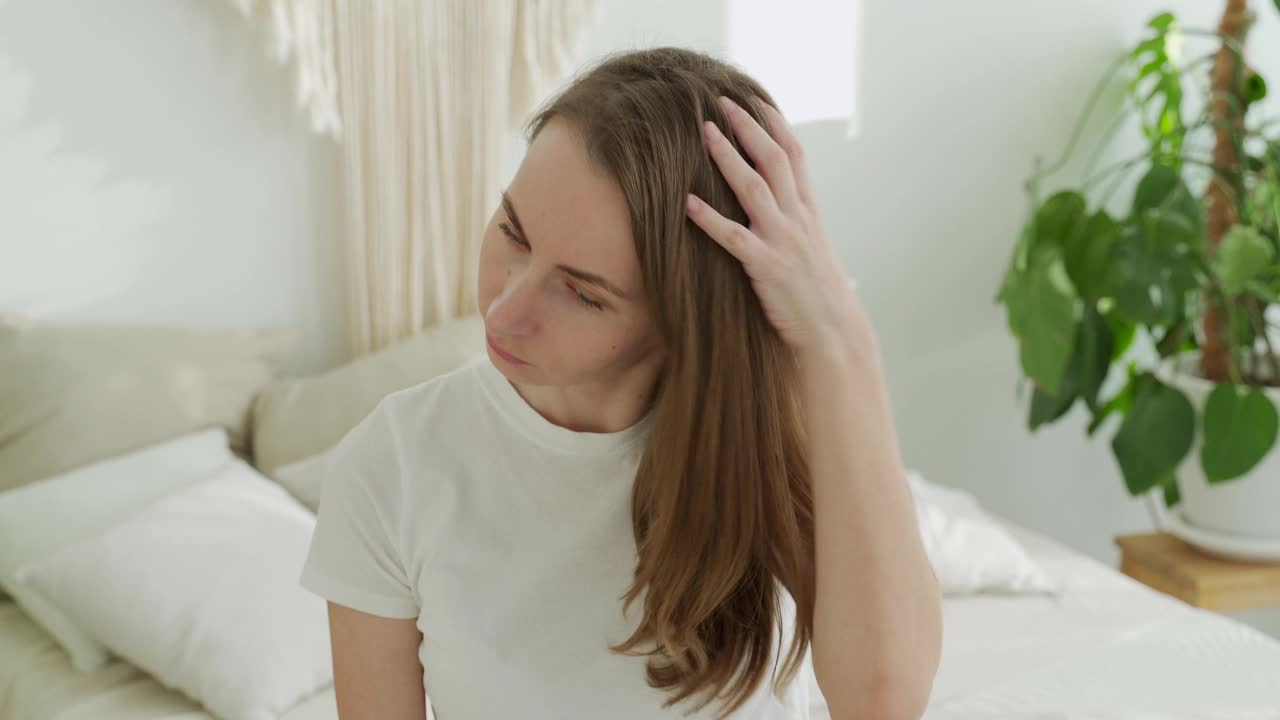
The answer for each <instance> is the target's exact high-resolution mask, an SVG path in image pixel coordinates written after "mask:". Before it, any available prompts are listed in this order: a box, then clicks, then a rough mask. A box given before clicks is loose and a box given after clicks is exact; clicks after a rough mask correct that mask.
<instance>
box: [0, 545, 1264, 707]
mask: <svg viewBox="0 0 1280 720" xmlns="http://www.w3.org/2000/svg"><path fill="white" fill-rule="evenodd" d="M1001 524H1002V525H1004V526H1005V527H1006V529H1008V530H1009V532H1011V533H1012V534H1013V535H1014V536H1015V537H1016V538H1017V539H1018V540H1019V542H1021V543H1022V545H1023V546H1024V547H1025V548H1026V549H1027V550H1028V552H1029V554H1030V555H1031V556H1032V558H1034V559H1035V560H1036V561H1037V562H1038V563H1040V564H1041V565H1042V567H1043V568H1044V569H1045V570H1047V571H1048V572H1049V573H1050V574H1051V575H1053V576H1054V577H1055V578H1056V579H1058V580H1059V581H1060V582H1061V583H1062V588H1063V591H1062V593H1061V594H1060V595H1058V596H1056V597H1054V596H1048V595H1003V596H1002V595H980V596H968V597H954V598H948V599H947V601H946V603H945V613H946V631H945V640H944V656H943V661H942V666H941V668H940V670H939V673H938V676H937V678H936V680H935V683H934V690H933V699H932V701H931V705H930V709H929V712H928V714H927V715H926V716H925V717H926V719H927V720H959V719H961V718H982V719H987V718H1019V719H1024V720H1031V719H1032V718H1037V719H1045V720H1104V719H1105V720H1113V719H1118V718H1126V719H1128V718H1132V719H1134V720H1155V719H1156V718H1159V719H1161V720H1173V719H1177V720H1190V719H1192V718H1197V719H1201V718H1203V719H1209V718H1213V719H1219V718H1221V719H1224V720H1226V719H1235V720H1263V719H1277V718H1280V642H1276V641H1274V640H1273V639H1271V638H1269V637H1267V636H1265V635H1263V634H1262V633H1260V632H1258V631H1256V630H1254V629H1252V628H1250V627H1248V626H1245V625H1243V624H1241V623H1238V622H1235V621H1233V620H1230V619H1228V618H1225V617H1221V616H1217V615H1214V614H1212V613H1209V612H1206V611H1202V610H1198V609H1195V608H1192V607H1190V606H1187V605H1184V604H1182V603H1181V602H1179V601H1177V600H1174V599H1171V598H1168V597H1166V596H1163V595H1161V594H1159V593H1156V592H1154V591H1152V590H1149V589H1148V588H1146V587H1144V586H1142V585H1140V584H1138V583H1137V582H1134V581H1133V580H1130V579H1129V578H1127V577H1125V576H1123V575H1121V574H1119V573H1117V572H1115V571H1114V570H1112V569H1110V568H1108V567H1106V566H1105V565H1102V564H1101V563H1098V562H1097V561H1095V560H1093V559H1091V558H1088V557H1086V556H1083V555H1081V554H1079V553H1077V552H1074V551H1072V550H1070V549H1068V548H1066V547H1064V546H1062V545H1060V544H1058V543H1056V542H1054V541H1052V540H1050V539H1049V538H1046V537H1044V536H1043V535H1040V534H1038V533H1035V532H1033V531H1030V530H1027V529H1026V528H1023V527H1020V526H1018V525H1015V524H1012V523H1008V522H1002V523H1001ZM814 697H815V698H816V699H815V702H814V706H813V712H812V713H811V715H812V717H813V718H814V719H815V720H821V719H822V718H825V717H826V713H825V709H824V706H823V704H822V702H821V700H820V697H821V696H820V695H817V694H815V695H814ZM336 717H337V711H336V705H335V702H334V696H333V691H332V689H331V688H327V689H325V690H323V691H321V692H319V693H317V694H315V695H313V696H311V697H309V698H307V699H306V700H304V701H303V702H302V703H300V704H298V705H297V706H295V707H294V708H293V709H292V710H290V711H289V712H288V713H286V714H285V715H284V716H283V719H284V720H333V719H334V718H336ZM0 718H4V720H90V719H92V720H126V719H128V720H208V719H209V718H212V716H211V715H209V714H207V713H206V712H204V711H202V710H201V709H200V708H199V706H197V705H195V704H193V703H192V702H191V701H189V700H186V699H184V698H183V697H182V696H181V695H179V694H177V693H175V692H173V691H170V690H166V689H165V688H162V687H161V686H160V685H158V684H157V683H156V682H155V681H154V680H152V679H151V678H150V677H148V676H146V675H144V674H143V673H141V672H139V671H138V670H136V669H135V668H133V667H131V666H129V665H128V664H127V663H125V662H123V661H120V660H116V661H113V662H112V663H111V664H110V665H109V666H107V667H106V668H104V669H102V670H100V671H98V672H95V673H92V674H89V675H79V674H77V673H75V672H74V671H73V670H72V669H71V667H70V666H69V665H68V663H67V660H66V656H65V654H64V653H63V652H62V651H61V650H60V649H59V648H58V647H57V645H56V644H54V642H53V641H52V640H51V639H50V638H49V637H48V636H46V635H45V634H44V633H43V632H42V631H41V630H40V629H39V628H38V627H37V626H35V625H34V624H32V623H31V622H30V621H29V620H27V619H26V617H25V616H24V614H23V613H22V612H21V611H20V610H19V609H18V608H17V607H16V606H15V605H14V604H13V603H12V602H3V603H0Z"/></svg>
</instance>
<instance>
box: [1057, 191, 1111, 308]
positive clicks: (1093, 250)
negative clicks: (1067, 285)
mask: <svg viewBox="0 0 1280 720" xmlns="http://www.w3.org/2000/svg"><path fill="white" fill-rule="evenodd" d="M1119 236H1120V223H1118V222H1116V220H1115V219H1114V218H1112V217H1111V216H1110V215H1108V214H1107V212H1106V211H1105V210H1098V211H1097V212H1095V213H1094V214H1093V215H1091V216H1090V217H1089V219H1088V220H1086V221H1084V222H1082V223H1079V224H1078V225H1077V226H1076V232H1074V233H1072V235H1071V237H1070V239H1068V240H1067V243H1066V248H1065V260H1066V263H1067V274H1068V275H1069V276H1071V282H1072V284H1073V285H1075V286H1076V292H1078V293H1079V294H1080V297H1082V298H1085V299H1087V300H1096V299H1098V298H1100V297H1103V296H1104V295H1106V294H1107V292H1108V286H1107V275H1108V273H1107V269H1108V267H1109V266H1110V264H1111V254H1112V251H1113V250H1114V248H1115V243H1116V238H1118V237H1119Z"/></svg>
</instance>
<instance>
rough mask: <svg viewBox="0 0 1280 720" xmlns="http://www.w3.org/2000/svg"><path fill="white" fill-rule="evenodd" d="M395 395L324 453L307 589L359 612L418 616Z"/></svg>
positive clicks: (306, 564) (305, 581)
mask: <svg viewBox="0 0 1280 720" xmlns="http://www.w3.org/2000/svg"><path fill="white" fill-rule="evenodd" d="M399 464H400V463H399V454H398V453H397V440H396V436H395V426H394V422H393V418H392V417H391V414H390V412H389V408H388V401H387V400H385V399H384V400H383V401H382V402H381V403H379V405H378V406H377V407H376V408H375V409H374V410H373V411H372V412H371V413H370V414H369V415H368V416H367V417H365V419H364V420H362V421H361V422H360V424H358V425H357V426H356V427H355V428H354V429H352V430H351V431H350V432H349V433H347V435H346V436H345V437H343V438H342V440H341V441H339V442H338V444H337V445H335V446H333V447H332V448H330V449H329V450H328V451H326V452H325V453H324V454H323V455H321V456H319V457H318V458H316V468H315V472H319V473H321V493H320V505H319V510H318V512H317V516H316V526H315V531H314V533H313V535H312V536H311V545H310V548H309V549H308V551H307V558H306V560H305V562H304V563H303V567H302V575H301V578H300V582H301V584H302V587H304V588H306V589H307V590H310V591H311V592H314V593H315V594H317V595H320V596H321V597H323V598H325V599H326V600H329V601H331V602H334V603H337V604H339V605H345V606H347V607H349V608H352V609H354V610H359V611H361V612H364V613H368V614H370V615H378V616H381V617H387V618H396V619H407V618H416V617H418V603H417V600H416V598H415V594H414V590H413V586H412V584H411V583H410V580H409V575H408V573H407V572H406V567H408V566H409V564H408V563H407V562H406V558H405V557H404V556H403V543H402V542H401V535H400V531H401V523H400V516H401V515H400V513H401V508H402V503H401V496H402V484H401V472H400V470H401V469H400V467H399Z"/></svg>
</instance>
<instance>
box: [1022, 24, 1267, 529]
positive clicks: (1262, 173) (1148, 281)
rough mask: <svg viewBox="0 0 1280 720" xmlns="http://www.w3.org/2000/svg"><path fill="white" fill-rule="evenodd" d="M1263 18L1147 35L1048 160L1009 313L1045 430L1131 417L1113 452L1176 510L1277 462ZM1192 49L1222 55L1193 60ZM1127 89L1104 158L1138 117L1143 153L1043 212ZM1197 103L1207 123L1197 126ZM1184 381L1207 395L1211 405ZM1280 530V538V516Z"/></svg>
mask: <svg viewBox="0 0 1280 720" xmlns="http://www.w3.org/2000/svg"><path fill="white" fill-rule="evenodd" d="M1272 1H1273V2H1274V3H1275V5H1276V8H1277V10H1280V0H1268V3H1267V4H1268V5H1270V4H1271V2H1272ZM1267 11H1268V12H1269V11H1270V10H1269V9H1268V10H1267ZM1254 19H1255V16H1254V15H1253V14H1252V13H1251V11H1250V9H1249V7H1248V3H1247V0H1229V2H1227V3H1226V10H1225V13H1224V15H1223V19H1222V23H1221V25H1220V27H1219V28H1218V29H1217V30H1215V31H1204V30H1193V29H1189V28H1184V27H1182V26H1181V24H1180V23H1179V22H1178V21H1177V19H1176V18H1175V17H1174V16H1173V15H1172V14H1169V13H1164V14H1161V15H1158V16H1156V17H1155V18H1153V19H1152V20H1151V21H1150V22H1149V23H1148V25H1147V27H1146V29H1145V32H1144V36H1143V37H1142V39H1141V42H1139V43H1138V44H1137V45H1136V47H1134V48H1133V49H1132V51H1131V52H1129V53H1127V54H1126V55H1125V56H1124V57H1123V58H1120V59H1119V60H1117V61H1116V63H1114V64H1113V65H1112V67H1111V68H1110V70H1108V72H1107V73H1106V75H1105V76H1104V77H1103V79H1102V80H1101V81H1100V82H1099V85H1098V88H1097V89H1096V90H1095V91H1094V93H1093V96H1092V97H1091V98H1090V100H1089V102H1088V103H1087V105H1086V108H1085V110H1084V111H1083V113H1082V114H1081V118H1080V120H1079V121H1078V122H1077V125H1076V128H1075V131H1074V132H1073V133H1072V138H1071V140H1070V141H1069V142H1068V147H1067V150H1066V152H1065V153H1064V155H1063V158H1062V159H1061V160H1060V161H1058V162H1057V163H1054V164H1053V166H1052V167H1048V168H1040V167H1039V162H1038V161H1037V168H1036V170H1035V172H1034V174H1033V175H1032V176H1031V178H1030V179H1029V180H1028V182H1027V185H1026V190H1027V194H1028V197H1029V200H1030V211H1029V217H1028V219H1027V221H1026V223H1025V225H1024V227H1023V230H1022V233H1021V236H1020V237H1019V239H1018V241H1017V244H1016V247H1015V250H1014V252H1013V257H1012V259H1011V261H1010V263H1009V267H1008V270H1007V272H1006V274H1005V277H1004V281H1003V283H1002V285H1001V288H1000V291H999V294H998V297H997V300H998V302H999V303H1001V304H1003V305H1004V307H1005V309H1006V311H1007V318H1008V324H1009V328H1010V330H1011V332H1012V334H1013V335H1014V337H1015V338H1016V340H1017V342H1018V352H1019V360H1020V364H1021V368H1022V371H1023V374H1024V375H1025V377H1026V378H1027V379H1028V380H1029V381H1030V384H1031V385H1032V388H1033V389H1032V392H1031V397H1030V402H1029V405H1030V407H1029V418H1028V423H1029V426H1030V427H1031V429H1032V430H1035V429H1036V428H1039V427H1041V426H1044V425H1046V424H1048V423H1052V422H1054V421H1056V420H1058V419H1059V418H1061V417H1062V416H1063V415H1065V414H1066V412H1067V411H1068V410H1069V409H1070V408H1071V407H1072V406H1073V405H1075V404H1076V403H1077V401H1079V402H1080V403H1082V404H1083V405H1084V406H1085V407H1087V409H1088V411H1089V413H1090V414H1091V418H1092V420H1091V422H1090V423H1089V426H1088V431H1087V432H1088V433H1089V435H1091V436H1092V435H1093V434H1094V433H1096V432H1097V431H1098V430H1099V429H1100V428H1101V427H1102V426H1103V424H1104V422H1105V421H1107V420H1108V418H1118V422H1113V423H1109V424H1108V426H1109V427H1111V426H1115V427H1116V429H1115V431H1114V434H1113V436H1112V437H1111V448H1112V451H1113V453H1114V455H1115V458H1116V460H1117V462H1118V465H1119V468H1120V471H1121V474H1122V475H1123V477H1124V482H1125V485H1126V487H1127V488H1128V491H1129V493H1130V494H1132V495H1134V496H1139V495H1145V494H1147V493H1148V492H1150V491H1152V490H1156V489H1160V490H1162V491H1163V495H1164V499H1165V502H1166V505H1167V506H1168V507H1173V506H1174V505H1177V504H1178V503H1179V502H1180V499H1181V494H1180V492H1179V482H1178V473H1179V470H1180V468H1184V467H1193V469H1195V470H1196V471H1197V472H1202V473H1203V476H1204V478H1205V479H1206V480H1207V481H1208V483H1209V484H1213V485H1217V484H1222V483H1226V482H1227V481H1233V480H1236V479H1238V478H1241V477H1243V476H1245V475H1246V474H1248V473H1250V471H1252V470H1254V469H1255V467H1257V466H1258V464H1259V462H1260V461H1262V460H1263V459H1264V457H1266V456H1267V455H1268V453H1270V451H1271V449H1272V447H1273V446H1274V444H1275V441H1276V435H1277V430H1278V428H1280V416H1278V415H1277V411H1276V403H1275V401H1274V400H1273V398H1280V394H1275V393H1274V392H1273V391H1269V390H1268V388H1271V387H1274V386H1277V385H1280V358H1278V356H1277V353H1276V348H1275V347H1274V346H1273V343H1272V336H1270V335H1269V334H1268V332H1267V330H1268V328H1269V327H1271V326H1272V325H1273V324H1274V319H1273V318H1269V316H1268V312H1267V310H1268V308H1270V307H1272V306H1277V305H1280V122H1277V121H1276V120H1268V119H1266V118H1262V117H1259V115H1260V111H1259V108H1258V106H1257V103H1258V101H1259V100H1261V99H1262V98H1263V97H1265V96H1266V94H1267V85H1266V82H1265V80H1264V79H1263V76H1262V75H1261V74H1260V73H1259V72H1258V71H1257V70H1256V69H1255V68H1252V67H1250V66H1249V65H1248V64H1247V58H1246V56H1245V38H1246V35H1247V33H1248V31H1249V29H1250V26H1251V25H1252V23H1253V21H1254ZM1195 42H1203V43H1207V44H1210V45H1211V49H1210V50H1209V52H1207V53H1206V54H1204V55H1202V56H1198V57H1197V56H1193V54H1192V53H1187V52H1185V48H1186V47H1188V46H1190V45H1191V44H1193V43H1195ZM1184 54H1185V55H1186V56H1187V57H1184ZM1118 73H1125V74H1126V75H1127V78H1128V81H1129V84H1128V93H1127V96H1126V97H1127V100H1126V104H1125V114H1123V115H1121V116H1120V117H1118V118H1116V119H1115V122H1114V123H1113V124H1112V126H1111V127H1112V130H1111V132H1109V133H1107V139H1106V140H1104V142H1103V147H1105V146H1106V145H1107V143H1109V142H1110V139H1111V138H1113V137H1114V136H1115V135H1116V133H1117V132H1121V131H1123V130H1124V128H1125V118H1126V117H1131V118H1136V119H1137V121H1138V122H1137V124H1138V125H1140V126H1141V131H1142V133H1143V137H1144V138H1145V143H1144V145H1145V147H1144V149H1143V151H1142V152H1141V153H1140V154H1139V155H1137V156H1136V157H1133V158H1129V159H1127V160H1124V161H1122V162H1119V163H1117V164H1115V165H1113V166H1111V167H1108V168H1105V169H1102V170H1096V171H1095V170H1092V169H1091V170H1090V171H1088V172H1086V176H1085V179H1084V180H1083V182H1082V183H1081V184H1080V185H1078V186H1077V187H1070V188H1067V189H1063V190H1059V191H1057V192H1054V193H1053V194H1051V195H1048V196H1047V197H1044V196H1042V190H1041V186H1042V184H1043V183H1044V182H1045V181H1046V178H1048V177H1049V176H1050V175H1051V174H1053V173H1054V172H1057V171H1059V170H1061V169H1062V168H1063V167H1064V166H1065V165H1066V163H1067V161H1068V160H1069V159H1071V158H1072V156H1073V155H1074V154H1075V153H1076V151H1077V146H1078V145H1079V140H1080V137H1081V136H1082V128H1084V127H1085V125H1086V124H1087V122H1088V121H1089V117H1090V114H1091V113H1092V112H1093V110H1094V108H1095V106H1096V104H1097V101H1098V99H1099V98H1100V97H1101V96H1102V94H1103V92H1104V91H1105V89H1106V88H1108V87H1112V86H1113V85H1114V83H1115V81H1116V77H1117V74H1118ZM1197 95H1198V96H1199V97H1200V99H1201V100H1202V102H1203V110H1202V111H1199V112H1198V114H1194V115H1187V114H1184V113H1185V110H1184V105H1193V104H1194V103H1193V102H1192V101H1193V100H1195V99H1196V96H1197ZM1100 154H1101V148H1100V149H1099V151H1097V152H1095V153H1094V156H1093V157H1094V162H1093V163H1091V164H1096V159H1097V157H1098V156H1099V155H1100ZM1126 178H1127V179H1129V181H1130V182H1132V180H1133V179H1137V182H1136V188H1135V190H1134V191H1133V194H1132V201H1131V203H1130V204H1129V206H1128V207H1127V208H1126V210H1125V211H1124V212H1120V213H1115V214H1112V213H1111V212H1108V210H1107V207H1109V205H1108V203H1110V202H1111V201H1112V200H1113V196H1115V194H1116V192H1117V189H1118V188H1119V187H1121V186H1122V183H1124V181H1125V180H1126ZM1179 374H1184V375H1189V376H1192V377H1194V378H1199V379H1200V380H1201V382H1202V384H1203V385H1205V387H1206V391H1205V392H1204V393H1203V395H1204V396H1203V397H1200V398H1198V399H1199V400H1200V402H1198V403H1197V402H1193V397H1194V396H1195V393H1190V394H1191V395H1192V397H1189V396H1188V391H1187V388H1186V387H1184V386H1181V385H1180V384H1179V382H1178V381H1177V380H1176V379H1175V378H1176V377H1177V376H1178V375H1179ZM1113 388H1114V389H1113ZM1197 444H1198V446H1199V447H1198V452H1195V453H1193V448H1194V447H1195V446H1196V445H1197ZM1277 456H1280V453H1277ZM1193 463H1194V465H1193ZM1195 466H1198V467H1195ZM1273 480H1274V484H1275V485H1276V486H1277V487H1278V488H1280V477H1275V478H1274V479H1273ZM1277 509H1280V508H1277ZM1275 525H1276V527H1277V531H1278V532H1280V513H1277V515H1276V520H1275Z"/></svg>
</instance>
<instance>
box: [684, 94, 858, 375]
mask: <svg viewBox="0 0 1280 720" xmlns="http://www.w3.org/2000/svg"><path fill="white" fill-rule="evenodd" d="M757 102H758V105H759V107H760V108H761V111H762V112H763V113H764V115H765V117H766V119H767V123H768V125H769V127H770V128H771V129H772V132H773V135H772V136H771V135H770V134H769V132H768V131H766V130H765V129H764V128H762V127H760V125H759V124H758V123H756V121H755V120H754V119H753V118H752V117H751V115H750V114H748V113H747V112H746V111H745V110H743V109H742V108H741V107H739V106H738V105H737V104H735V103H734V102H733V101H732V100H729V99H728V98H726V97H721V98H720V104H721V106H722V107H723V108H724V110H725V114H726V115H728V117H729V122H730V124H731V125H732V128H733V133H734V136H735V137H737V139H738V141H739V143H741V144H742V146H743V147H744V148H745V149H746V151H747V153H749V154H750V156H751V158H752V159H753V160H754V161H755V164H756V167H757V168H759V169H760V172H757V171H756V170H754V169H752V167H751V166H750V165H748V164H747V161H746V160H744V159H743V158H742V156H741V155H739V154H738V151H737V150H736V149H735V148H734V147H733V145H732V144H731V143H730V142H729V140H728V139H727V138H725V136H724V135H723V134H722V133H721V132H720V130H719V128H718V127H717V126H716V124H715V123H712V122H705V123H703V126H702V136H703V138H704V139H705V141H706V143H707V148H708V150H709V151H710V153H711V157H712V158H713V159H714V160H715V162H716V165H717V166H718V167H719V168H720V172H721V173H722V174H723V175H724V177H725V179H726V180H727V181H728V182H729V186H730V187H732V188H733V192H734V194H735V195H736V196H737V198H738V202H740V203H741V204H742V207H743V209H745V210H746V212H747V217H748V218H749V219H750V222H751V226H750V227H743V226H742V225H740V224H738V223H737V222H734V221H732V220H729V219H728V218H726V217H724V216H723V215H721V214H720V213H718V212H716V211H715V209H713V208H712V207H711V206H709V205H707V204H706V203H705V202H703V201H702V200H701V199H700V198H698V197H697V196H695V195H693V194H690V195H689V205H688V210H687V213H688V215H689V218H690V219H691V220H693V222H695V223H697V225H698V227H700V228H702V229H703V230H704V231H706V233H707V234H708V235H710V236H711V238H712V239H714V240H715V241H716V242H718V243H719V244H720V245H721V246H722V247H724V249H725V250H727V251H729V253H730V254H732V255H733V256H734V257H735V258H737V259H738V260H739V261H740V262H741V263H742V266H743V268H744V269H745V270H746V271H747V275H748V276H749V277H750V278H751V284H752V287H753V288H755V292H756V295H757V296H759V298H760V302H761V304H762V305H763V307H764V311H765V314H766V315H767V316H768V318H769V321H770V322H771V323H772V324H773V326H774V328H776V329H777V331H778V334H779V335H781V337H782V339H783V341H784V342H786V343H787V344H788V345H790V346H791V347H792V348H794V349H795V350H796V351H797V352H798V353H801V354H804V353H807V352H810V351H813V350H819V349H825V348H827V347H829V346H831V344H832V343H841V342H844V341H845V340H846V339H847V337H848V335H849V328H850V325H851V321H850V318H851V314H852V313H851V311H852V309H853V305H854V298H853V292H852V288H851V287H850V285H849V281H848V278H847V277H846V276H845V274H844V272H843V271H842V270H841V268H840V261H839V259H838V258H837V257H836V255H835V252H834V251H833V250H832V247H831V241H830V239H828V237H827V233H826V231H825V230H824V229H823V227H822V222H821V220H820V219H819V218H818V209H817V207H816V205H815V204H814V200H813V192H812V190H811V189H810V186H809V176H808V168H807V167H806V165H805V157H804V151H803V150H802V149H801V147H800V142H799V140H797V139H796V136H795V134H794V133H793V132H792V131H791V127H790V126H789V125H788V124H787V121H786V120H784V119H783V117H782V115H781V113H779V112H778V111H777V110H775V109H774V108H773V106H771V105H769V104H768V103H765V102H759V101H757ZM761 173H763V175H762V174H761Z"/></svg>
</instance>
